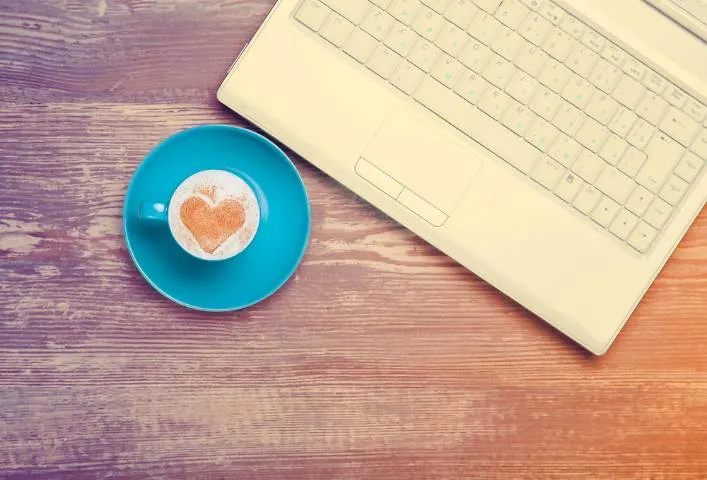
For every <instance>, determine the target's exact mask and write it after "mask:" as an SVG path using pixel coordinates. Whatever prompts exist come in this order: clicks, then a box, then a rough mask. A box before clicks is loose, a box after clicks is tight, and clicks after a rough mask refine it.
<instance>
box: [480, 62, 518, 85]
mask: <svg viewBox="0 0 707 480" xmlns="http://www.w3.org/2000/svg"><path fill="white" fill-rule="evenodd" d="M517 71H518V69H517V68H516V67H515V66H514V65H513V64H512V63H511V62H509V61H508V60H506V59H505V58H503V57H500V56H498V55H494V56H493V57H492V58H491V59H490V61H489V63H488V65H486V68H484V71H483V76H484V78H485V79H486V80H488V81H489V82H491V83H492V84H494V85H496V86H497V87H498V88H500V89H504V88H506V85H508V82H510V81H511V78H513V75H515V73H516V72H517Z"/></svg>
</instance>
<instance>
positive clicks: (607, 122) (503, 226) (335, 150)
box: [218, 0, 707, 355]
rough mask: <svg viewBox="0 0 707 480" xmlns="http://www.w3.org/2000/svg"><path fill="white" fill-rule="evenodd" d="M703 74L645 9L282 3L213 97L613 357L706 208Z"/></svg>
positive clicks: (440, 1)
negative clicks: (664, 268) (641, 305)
mask: <svg viewBox="0 0 707 480" xmlns="http://www.w3.org/2000/svg"><path fill="white" fill-rule="evenodd" d="M706 82H707V45H706V44H705V43H704V42H703V41H702V40H700V39H698V38H697V37H696V36H694V35H692V34H691V33H689V32H688V31H687V30H685V29H682V28H681V27H680V26H678V25H677V24H675V23H673V22H672V21H670V20H669V19H668V18H667V17H665V16H663V15H661V14H660V13H659V12H658V11H657V10H655V9H654V8H652V7H650V6H649V5H648V4H646V3H644V2H642V1H640V0H621V1H616V0H583V1H578V0H573V1H572V2H567V1H564V0H562V1H561V0H556V1H549V0H503V1H502V0H280V1H279V2H277V4H276V5H275V7H274V8H273V10H272V11H271V13H270V15H269V16H268V18H267V20H266V21H265V23H264V24H263V26H262V27H261V28H260V30H259V31H258V33H257V34H256V35H255V37H254V38H253V40H252V41H251V42H250V44H249V45H248V46H247V47H246V48H245V49H244V51H243V52H241V55H240V57H239V58H238V59H237V61H236V62H235V63H234V65H233V66H232V68H231V70H230V71H229V73H228V76H227V78H226V79H225V80H224V82H223V84H222V85H221V87H220V89H219V91H218V98H219V100H220V101H221V102H223V103H224V104H225V105H227V106H228V107H230V108H231V109H233V110H235V111H236V112H238V113H239V114H240V115H242V116H243V117H245V118H246V119H248V120H250V121H251V122H252V123H254V124H256V125H258V126H259V127H261V128H262V129H264V130H265V131H267V132H269V133H270V134H271V135H273V136H274V137H275V138H277V139H278V140H280V141H282V142H283V143H284V144H286V145H287V146H289V147H290V148H292V149H293V150H294V151H296V152H297V153H299V154H300V155H302V156H303V157H304V158H306V159H307V160H309V161H310V162H312V163H313V164H314V165H316V166H317V167H318V168H320V169H321V170H323V171H324V172H326V173H327V174H329V175H331V176H332V177H334V178H335V179H337V180H338V181H339V182H341V183H342V184H343V185H345V186H346V187H348V188H349V189H351V190H353V191H354V192H356V193H357V194H358V195H360V196H362V197H364V198H365V199H366V200H368V201H369V202H370V203H372V204H373V205H375V206H376V207H377V208H379V209H380V210H382V211H384V212H385V213H387V214H388V215H389V216H391V217H392V218H394V219H395V220H397V221H398V222H400V223H402V224H403V225H405V226H406V227H407V228H409V229H410V230H412V231H413V232H415V233H416V234H418V235H419V236H421V237H422V238H424V239H425V240H427V241H428V242H430V243H431V244H433V245H435V246H436V247H438V248H439V249H441V250H442V251H444V252H445V253H447V254H448V255H450V256H451V257H453V258H454V259H455V260H457V261H458V262H459V263H461V264H462V265H464V266H465V267H467V268H468V269H470V270H472V271H473V272H474V273H476V274H477V275H479V276H480V277H482V278H483V279H485V280H486V281H488V282H489V283H491V284H492V285H494V286H495V287H496V288H497V289H499V290H500V291H502V292H504V293H505V294H507V295H509V296H510V297H512V298H513V299H515V300H516V301H517V302H519V303H520V304H522V305H523V306H525V307H526V308H527V309H529V310H530V311H532V312H534V313H535V314H537V315H538V316H539V317H541V318H542V319H544V320H545V321H547V322H549V323H550V324H552V325H553V326H554V327H556V328H557V329H558V330H560V331H561V332H563V333H564V334H566V335H567V336H569V337H570V338H572V339H573V340H575V341H576V342H578V343H580V344H581V345H583V346H584V347H585V348H587V349H588V350H590V351H592V352H593V353H595V354H598V355H600V354H603V353H604V352H606V351H607V349H608V348H609V346H610V345H611V343H612V342H613V341H614V339H615V338H616V336H617V334H618V333H619V331H620V330H621V328H622V326H623V325H624V324H625V322H626V321H627V320H628V318H629V317H630V316H631V314H632V312H633V311H634V309H635V308H636V306H637V305H638V303H639V301H640V300H641V298H642V297H643V295H644V294H645V293H646V290H647V289H648V287H649V286H650V285H651V283H652V281H653V280H654V278H655V277H656V275H657V274H658V272H659V271H660V269H661V267H662V266H663V265H664V263H665V262H666V261H667V259H668V257H669V256H670V254H671V252H672V251H673V249H674V248H675V247H676V246H677V244H678V242H679V241H680V239H681V238H682V237H683V235H684V234H685V232H686V231H687V229H688V228H689V227H690V225H691V223H692V222H693V221H694V219H695V217H696V216H697V215H698V214H699V213H700V211H701V210H702V208H703V207H704V205H705V200H706V198H707V174H706V173H705V172H706V171H707V167H706V166H705V163H706V160H707V83H706ZM675 294H676V295H679V293H678V292H675ZM666 321H670V319H667V318H666Z"/></svg>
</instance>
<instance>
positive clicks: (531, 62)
mask: <svg viewBox="0 0 707 480" xmlns="http://www.w3.org/2000/svg"><path fill="white" fill-rule="evenodd" d="M549 58H550V56H549V55H548V54H547V53H545V51H543V50H542V49H541V48H540V47H536V46H535V45H532V44H530V43H529V44H527V45H526V46H525V47H523V48H521V50H520V53H519V54H518V56H517V57H516V59H515V64H516V65H517V66H518V68H520V69H522V70H523V71H525V72H526V73H527V74H528V75H531V76H532V77H537V76H538V74H539V73H540V71H541V70H542V69H543V68H544V67H545V64H546V63H547V62H548V60H549Z"/></svg>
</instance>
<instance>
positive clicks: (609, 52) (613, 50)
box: [601, 42, 626, 67]
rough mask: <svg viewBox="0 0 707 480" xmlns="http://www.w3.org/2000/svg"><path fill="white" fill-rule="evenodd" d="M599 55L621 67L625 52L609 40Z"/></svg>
mask: <svg viewBox="0 0 707 480" xmlns="http://www.w3.org/2000/svg"><path fill="white" fill-rule="evenodd" d="M601 57H602V58H604V59H606V60H608V61H609V62H610V63H612V64H613V65H615V66H617V67H621V65H622V64H623V63H624V60H626V52H624V51H623V50H621V48H619V47H618V46H617V45H615V44H613V43H611V42H606V46H605V47H604V50H602V52H601Z"/></svg>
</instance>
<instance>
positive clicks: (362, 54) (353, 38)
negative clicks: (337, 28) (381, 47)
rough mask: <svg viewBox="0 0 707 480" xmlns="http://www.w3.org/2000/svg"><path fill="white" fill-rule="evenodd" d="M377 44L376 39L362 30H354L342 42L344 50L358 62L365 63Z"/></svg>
mask: <svg viewBox="0 0 707 480" xmlns="http://www.w3.org/2000/svg"><path fill="white" fill-rule="evenodd" d="M377 46H378V42H376V39H375V38H373V37H372V36H370V35H369V34H367V33H366V32H364V31H363V30H358V29H356V30H354V31H353V33H352V34H351V35H349V38H347V39H346V42H345V43H344V52H346V53H348V54H349V55H350V56H351V57H353V58H354V59H356V60H357V61H358V62H360V63H366V60H368V59H369V58H370V56H371V55H372V54H373V51H374V50H375V49H376V47H377Z"/></svg>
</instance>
